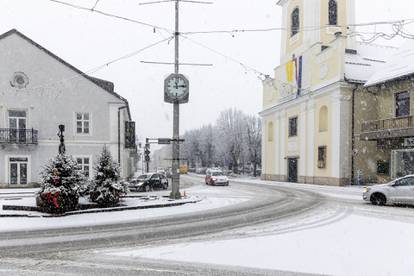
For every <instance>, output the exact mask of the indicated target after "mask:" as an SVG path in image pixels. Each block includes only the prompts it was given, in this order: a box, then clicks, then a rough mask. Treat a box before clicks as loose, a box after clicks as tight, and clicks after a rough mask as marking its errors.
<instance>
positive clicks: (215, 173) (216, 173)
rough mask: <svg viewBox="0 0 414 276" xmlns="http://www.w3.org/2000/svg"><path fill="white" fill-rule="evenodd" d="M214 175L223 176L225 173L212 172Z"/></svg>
mask: <svg viewBox="0 0 414 276" xmlns="http://www.w3.org/2000/svg"><path fill="white" fill-rule="evenodd" d="M211 175H212V176H221V175H224V174H223V172H212V173H211Z"/></svg>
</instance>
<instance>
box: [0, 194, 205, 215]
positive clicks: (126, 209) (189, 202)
mask: <svg viewBox="0 0 414 276" xmlns="http://www.w3.org/2000/svg"><path fill="white" fill-rule="evenodd" d="M200 201H202V198H197V199H195V200H190V201H184V202H171V203H168V202H167V203H163V204H154V205H145V206H131V207H112V208H105V209H89V210H81V211H71V212H67V213H64V214H39V215H33V214H0V217H28V218H39V217H40V218H53V217H66V216H72V215H80V214H93V213H107V212H120V211H128V210H140V209H152V208H167V207H175V206H181V205H185V204H191V203H198V202H200ZM5 206H6V208H7V207H8V206H16V205H3V208H4V207H5ZM22 207H25V206H22Z"/></svg>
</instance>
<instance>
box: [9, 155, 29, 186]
mask: <svg viewBox="0 0 414 276" xmlns="http://www.w3.org/2000/svg"><path fill="white" fill-rule="evenodd" d="M27 165H28V159H27V157H23V158H22V157H12V158H10V159H9V179H10V180H9V183H10V184H11V185H26V184H27V182H28V181H27Z"/></svg>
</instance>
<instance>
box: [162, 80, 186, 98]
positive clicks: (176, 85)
mask: <svg viewBox="0 0 414 276" xmlns="http://www.w3.org/2000/svg"><path fill="white" fill-rule="evenodd" d="M187 89H188V85H187V82H186V80H184V79H183V78H181V77H179V76H175V77H172V78H171V79H169V80H168V82H167V92H168V93H169V94H170V96H171V97H175V98H181V97H182V96H183V95H185V94H186V93H187Z"/></svg>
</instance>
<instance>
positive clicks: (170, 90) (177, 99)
mask: <svg viewBox="0 0 414 276" xmlns="http://www.w3.org/2000/svg"><path fill="white" fill-rule="evenodd" d="M163 2H175V31H174V40H175V49H174V50H175V55H174V56H175V58H174V74H171V75H170V76H168V77H167V78H166V79H165V81H164V101H165V102H168V103H172V104H173V139H172V185H171V186H172V191H171V194H170V198H172V199H179V198H181V194H180V172H179V169H180V142H181V140H180V104H183V103H187V102H188V98H189V81H188V79H187V78H186V77H185V76H184V75H182V74H180V2H187V3H196V4H212V2H208V1H197V0H191V1H188V0H171V1H150V2H146V3H141V5H147V4H159V3H163ZM153 63H154V64H171V63H165V62H153ZM183 65H184V64H183ZM185 65H190V66H211V64H192V63H185Z"/></svg>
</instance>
